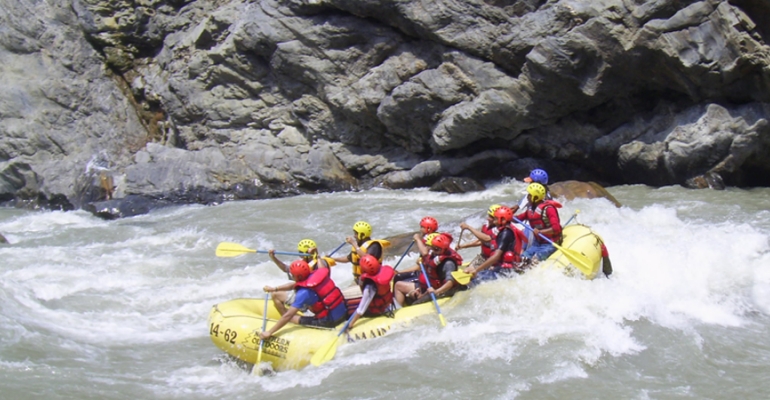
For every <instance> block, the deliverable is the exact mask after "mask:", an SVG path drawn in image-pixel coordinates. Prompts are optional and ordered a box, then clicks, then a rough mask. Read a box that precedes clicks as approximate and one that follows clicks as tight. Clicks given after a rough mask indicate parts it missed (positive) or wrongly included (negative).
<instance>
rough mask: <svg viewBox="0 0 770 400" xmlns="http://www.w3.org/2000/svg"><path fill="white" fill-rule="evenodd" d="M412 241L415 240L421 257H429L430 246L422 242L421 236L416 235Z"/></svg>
mask: <svg viewBox="0 0 770 400" xmlns="http://www.w3.org/2000/svg"><path fill="white" fill-rule="evenodd" d="M412 239H414V242H415V243H416V244H417V251H418V252H419V253H420V256H422V257H423V258H424V257H426V256H427V255H428V246H426V245H425V243H424V242H423V241H422V237H421V236H420V234H419V233H415V234H414V237H413V238H412Z"/></svg>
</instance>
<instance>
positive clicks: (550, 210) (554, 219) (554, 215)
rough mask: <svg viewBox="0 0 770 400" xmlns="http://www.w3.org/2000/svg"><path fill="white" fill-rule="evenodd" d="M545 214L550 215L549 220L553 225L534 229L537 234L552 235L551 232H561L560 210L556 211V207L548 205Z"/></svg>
mask: <svg viewBox="0 0 770 400" xmlns="http://www.w3.org/2000/svg"><path fill="white" fill-rule="evenodd" d="M545 214H546V215H547V216H548V220H549V221H551V227H549V228H546V229H537V228H535V229H533V231H534V232H535V235H538V234H543V235H550V234H557V235H558V234H559V233H561V221H559V212H558V211H556V207H547V208H546V210H545Z"/></svg>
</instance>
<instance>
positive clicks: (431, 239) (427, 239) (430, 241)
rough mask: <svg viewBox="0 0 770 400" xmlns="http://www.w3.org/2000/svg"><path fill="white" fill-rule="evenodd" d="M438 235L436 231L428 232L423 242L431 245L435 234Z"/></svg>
mask: <svg viewBox="0 0 770 400" xmlns="http://www.w3.org/2000/svg"><path fill="white" fill-rule="evenodd" d="M438 235H440V233H438V232H433V233H431V234H429V235H428V236H425V244H426V245H428V246H433V239H435V238H436V236H438Z"/></svg>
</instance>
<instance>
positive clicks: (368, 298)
mask: <svg viewBox="0 0 770 400" xmlns="http://www.w3.org/2000/svg"><path fill="white" fill-rule="evenodd" d="M376 293H377V287H376V286H374V284H373V283H368V284H366V286H364V290H363V292H362V293H361V302H360V303H358V308H356V311H355V314H354V315H353V319H352V320H351V321H350V324H349V325H348V331H350V330H351V329H353V326H354V325H355V324H356V321H358V319H359V318H361V316H362V315H364V313H366V310H368V309H369V304H371V302H372V300H373V299H374V295H375V294H376Z"/></svg>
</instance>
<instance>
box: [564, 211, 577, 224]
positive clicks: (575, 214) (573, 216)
mask: <svg viewBox="0 0 770 400" xmlns="http://www.w3.org/2000/svg"><path fill="white" fill-rule="evenodd" d="M578 214H580V210H575V213H574V214H572V216H571V217H569V219H568V220H567V223H566V224H564V225H562V226H567V225H569V223H570V222H572V220H573V219H575V217H577V215H578Z"/></svg>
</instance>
